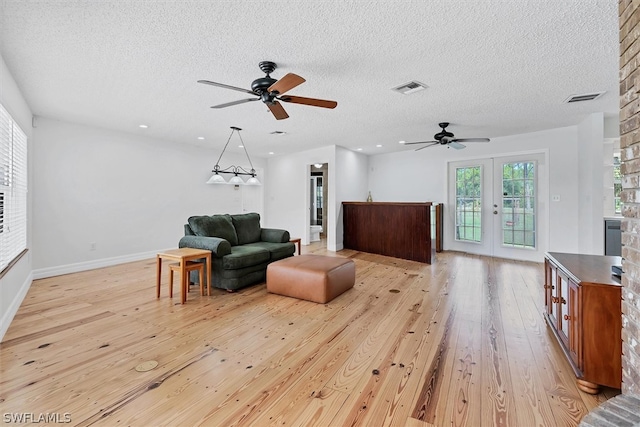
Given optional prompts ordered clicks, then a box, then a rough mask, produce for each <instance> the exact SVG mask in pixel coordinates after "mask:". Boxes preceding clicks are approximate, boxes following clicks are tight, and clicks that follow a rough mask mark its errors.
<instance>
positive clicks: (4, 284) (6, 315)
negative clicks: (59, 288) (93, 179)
mask: <svg viewBox="0 0 640 427" xmlns="http://www.w3.org/2000/svg"><path fill="white" fill-rule="evenodd" d="M0 103H2V105H3V106H4V108H5V109H6V110H7V111H8V112H9V114H11V117H13V119H14V120H15V121H16V123H17V124H18V125H19V126H20V128H21V129H22V130H23V131H24V133H25V134H26V135H27V139H28V141H27V144H28V146H27V149H28V150H29V151H31V150H32V148H33V132H32V128H31V117H32V114H31V110H30V109H29V106H28V105H27V103H26V101H25V99H24V97H23V96H22V94H21V93H20V90H19V89H18V86H17V85H16V82H15V80H14V79H13V76H12V75H11V73H10V72H9V70H8V69H7V65H6V64H5V62H4V59H3V58H2V57H1V56H0ZM28 169H29V170H28V177H27V178H28V190H29V194H28V196H27V197H28V198H27V248H29V251H28V252H27V254H26V255H25V256H23V257H22V258H21V259H20V260H19V261H18V262H17V263H16V264H15V265H14V266H13V267H11V269H10V270H8V272H7V273H6V274H5V276H4V277H2V279H0V340H1V339H2V337H3V336H4V334H5V332H6V331H7V329H8V328H9V324H10V323H11V320H12V319H13V316H14V315H15V313H16V312H17V311H18V308H19V307H20V303H21V302H22V300H23V299H24V296H25V295H26V294H27V291H28V290H29V287H30V286H31V270H32V267H31V264H32V261H31V260H32V256H33V250H32V240H33V239H32V237H33V232H32V227H31V223H32V207H31V206H32V203H31V201H32V194H33V192H32V188H33V186H32V171H33V167H32V164H31V160H30V159H28Z"/></svg>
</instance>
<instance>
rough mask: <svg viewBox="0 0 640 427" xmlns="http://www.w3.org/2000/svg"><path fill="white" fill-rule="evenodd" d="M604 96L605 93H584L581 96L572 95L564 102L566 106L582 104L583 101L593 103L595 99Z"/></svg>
mask: <svg viewBox="0 0 640 427" xmlns="http://www.w3.org/2000/svg"><path fill="white" fill-rule="evenodd" d="M602 95H604V92H594V93H583V94H581V95H571V96H570V97H568V98H567V99H565V100H564V101H563V102H564V103H565V104H571V103H572V102H581V101H593V100H594V99H598V98H600V97H601V96H602Z"/></svg>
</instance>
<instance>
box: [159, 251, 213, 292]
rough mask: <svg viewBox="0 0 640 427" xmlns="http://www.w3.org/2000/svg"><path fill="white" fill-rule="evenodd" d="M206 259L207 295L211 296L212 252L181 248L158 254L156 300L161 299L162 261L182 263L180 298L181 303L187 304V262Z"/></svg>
mask: <svg viewBox="0 0 640 427" xmlns="http://www.w3.org/2000/svg"><path fill="white" fill-rule="evenodd" d="M200 258H205V260H206V266H207V268H208V270H207V295H211V251H209V250H206V249H193V248H180V249H169V250H167V251H163V252H160V253H158V255H157V256H156V298H160V280H161V278H162V260H163V259H168V260H172V261H178V262H179V263H180V296H181V303H182V304H184V303H185V302H187V286H188V284H189V278H188V277H187V274H186V271H185V270H186V265H187V261H193V260H196V259H200ZM200 290H201V291H200V294H204V292H202V286H201V287H200Z"/></svg>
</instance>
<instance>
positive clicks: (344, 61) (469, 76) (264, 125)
mask: <svg viewBox="0 0 640 427" xmlns="http://www.w3.org/2000/svg"><path fill="white" fill-rule="evenodd" d="M0 5H1V6H0V7H1V8H2V10H0V16H1V18H0V19H1V21H0V53H1V54H2V56H3V58H4V60H5V62H6V63H7V66H8V67H9V70H10V71H11V73H12V75H13V77H14V78H15V79H16V81H17V83H18V86H19V87H20V89H21V91H22V93H23V95H24V96H25V98H26V100H27V102H28V104H29V105H30V107H31V109H32V111H33V113H34V114H36V115H38V116H45V117H51V118H55V119H60V120H65V121H71V122H77V123H82V124H88V125H92V126H98V127H104V128H110V129H116V130H120V131H124V132H130V133H136V134H145V135H149V136H152V137H154V138H162V139H168V140H172V141H178V142H182V143H190V144H203V145H206V146H209V147H212V148H221V147H222V145H223V144H224V142H226V139H227V137H228V135H229V133H230V130H229V127H230V126H239V127H241V128H243V129H244V131H243V137H244V140H245V142H246V143H247V146H248V148H249V151H250V154H251V155H252V156H253V155H256V156H265V157H266V156H267V155H268V154H267V153H268V152H270V151H272V152H275V153H276V155H277V154H284V153H291V152H295V151H302V150H306V149H310V148H314V147H318V146H325V145H330V144H336V145H342V146H344V147H347V148H351V149H357V148H362V149H363V152H364V153H367V154H375V153H380V152H390V151H398V150H408V149H410V148H409V147H403V146H401V145H400V144H398V141H399V140H406V141H423V140H430V139H432V137H433V134H434V133H436V132H437V131H438V130H439V128H438V126H437V123H438V122H441V121H449V122H451V126H450V127H449V130H450V131H453V132H454V133H455V135H456V136H457V137H461V138H465V137H498V136H504V135H511V134H517V133H524V132H530V131H535V130H541V129H549V128H555V127H562V126H569V125H575V124H577V123H578V122H580V121H581V120H582V119H583V118H584V117H585V116H586V115H587V114H589V113H593V112H605V113H606V114H617V111H618V56H619V53H618V49H619V48H618V17H617V16H618V10H617V2H616V1H614V0H607V1H605V0H563V1H557V0H552V1H543V0H510V1H507V0H502V1H499V0H482V1H471V0H469V1H453V0H430V1H424V0H421V1H416V2H412V1H393V2H392V1H336V2H333V1H315V2H298V1H286V2H285V1H238V0H235V1H206V2H205V1H148V0H146V1H131V0H130V1H94V0H79V1H53V0H50V1H28V0H16V1H13V0H0ZM263 60H270V61H274V62H276V63H277V64H278V69H277V70H276V71H275V72H274V73H273V74H272V77H274V78H276V79H278V78H280V77H282V76H284V75H285V74H286V73H289V72H292V73H296V74H298V75H300V76H302V77H304V78H305V79H306V80H307V81H306V83H304V84H302V85H300V86H298V87H296V88H295V89H293V90H291V92H289V94H291V95H298V96H308V97H314V98H323V99H330V100H335V101H337V102H338V106H337V108H336V109H334V110H327V109H323V108H314V107H309V106H303V105H295V104H284V106H285V108H286V110H287V112H288V113H289V116H290V118H289V119H286V120H281V121H277V120H275V119H274V117H273V116H272V115H271V113H270V112H268V110H267V108H266V106H265V105H264V104H262V103H260V102H251V103H246V104H241V105H236V106H233V107H229V108H226V109H220V110H214V109H210V108H209V107H210V106H211V105H215V104H221V103H224V102H230V101H234V100H238V99H242V98H246V97H247V95H246V94H242V93H240V92H235V91H232V90H226V89H222V88H217V87H212V86H206V85H202V84H198V83H196V81H197V80H200V79H206V80H213V81H216V82H221V83H226V84H229V85H233V86H240V87H243V88H249V87H250V84H251V82H252V81H253V80H254V79H256V78H259V77H263V76H264V74H263V73H262V72H261V71H260V69H259V68H258V62H260V61H263ZM411 80H417V81H420V82H422V83H424V84H426V85H427V86H428V89H427V90H424V91H421V92H417V93H414V94H411V95H402V94H399V93H396V92H393V91H392V90H391V88H393V87H396V86H398V85H401V84H403V83H407V82H408V81H411ZM595 91H606V94H605V95H604V96H602V97H601V98H600V99H598V100H595V101H591V102H583V103H576V104H565V103H563V100H565V99H566V98H567V97H568V96H569V95H571V94H582V93H586V92H595ZM139 124H146V125H148V126H149V128H148V129H140V128H139V127H138V125H139ZM276 130H279V131H285V132H286V135H284V136H276V135H271V134H270V132H273V131H276ZM198 136H203V137H205V140H204V141H201V140H198V139H197V137H198ZM378 144H380V145H382V147H376V145H378ZM428 151H429V150H423V151H420V153H426V152H428ZM423 155H426V154H423Z"/></svg>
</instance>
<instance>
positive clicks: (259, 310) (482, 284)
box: [0, 244, 619, 427]
mask: <svg viewBox="0 0 640 427" xmlns="http://www.w3.org/2000/svg"><path fill="white" fill-rule="evenodd" d="M303 253H318V254H325V255H329V256H342V257H349V258H351V259H353V260H354V261H355V263H356V285H355V287H354V288H353V289H352V290H350V291H348V292H346V293H345V294H343V295H341V296H340V297H338V298H336V299H335V300H333V301H331V302H330V303H328V304H315V303H312V302H307V301H300V300H296V299H293V298H287V297H282V296H278V295H273V294H268V293H267V292H266V288H265V285H264V284H259V285H256V286H252V287H249V288H245V289H243V290H241V291H239V292H236V293H227V292H225V291H221V290H217V289H214V290H213V291H212V295H211V296H210V297H207V296H203V297H201V296H200V295H199V289H197V287H192V290H191V292H190V294H189V298H188V301H187V304H185V305H181V304H180V296H179V291H178V292H176V293H174V297H173V298H172V299H171V298H169V297H168V277H163V278H162V282H163V285H162V286H163V287H162V295H161V298H160V299H156V298H155V259H153V260H151V259H150V260H146V261H140V262H134V263H129V264H122V265H118V266H114V267H108V268H103V269H99V270H93V271H86V272H82V273H76V274H70V275H65V276H58V277H52V278H48V279H41V280H36V281H34V283H33V285H32V287H31V289H30V290H29V293H28V294H27V296H26V298H25V300H24V302H23V303H22V305H21V307H20V309H19V311H18V313H17V315H16V316H15V319H14V320H13V323H12V324H11V326H10V328H9V330H8V331H7V333H6V335H5V337H4V339H3V341H2V343H1V344H0V414H2V416H3V422H7V420H8V419H9V418H7V416H14V417H15V416H27V417H28V416H30V417H34V418H36V419H37V418H38V417H42V416H43V415H44V416H46V415H47V414H49V416H58V418H59V419H64V417H68V418H70V421H71V422H70V425H78V426H94V425H95V426H115V425H118V426H129V425H131V426H151V425H154V426H161V425H166V426H192V425H194V426H195V425H210V426H245V425H254V426H386V425H389V426H409V427H426V426H572V425H577V424H578V422H579V421H580V419H581V418H582V417H583V416H584V415H585V414H586V413H587V412H588V411H589V410H591V409H592V408H593V407H595V406H597V405H598V404H599V403H600V402H603V401H604V400H606V399H608V398H610V397H612V396H614V395H616V394H618V393H619V390H614V389H604V391H603V393H601V394H599V395H596V396H591V395H587V394H585V393H583V392H581V391H579V390H578V389H577V387H576V385H575V377H574V375H573V372H572V370H571V368H570V366H569V365H568V363H567V361H566V360H565V358H564V356H563V354H562V351H561V350H560V347H559V346H558V344H557V342H556V341H555V338H554V336H553V334H552V333H551V331H550V330H549V329H548V328H547V326H546V324H545V322H544V319H543V316H542V311H543V301H544V300H543V293H542V285H543V282H544V271H543V266H542V264H536V263H527V262H517V261H508V260H502V259H494V258H488V257H479V256H473V255H468V254H462V253H456V252H443V253H439V254H438V255H437V259H436V262H435V263H434V264H433V265H426V264H420V263H417V262H412V261H404V260H400V259H395V258H389V257H383V256H378V255H372V254H366V253H361V252H356V251H350V250H344V251H341V252H338V253H337V254H336V253H330V252H326V250H325V249H324V248H322V247H321V246H320V245H318V244H314V245H310V246H306V247H303ZM165 270H166V269H165ZM167 274H168V273H167ZM167 274H165V276H167ZM395 290H397V291H399V292H395ZM391 291H394V292H391ZM149 360H155V361H157V362H158V366H157V367H156V368H155V369H152V370H150V371H148V372H137V371H136V370H135V367H136V366H137V365H139V364H140V363H142V362H145V361H149ZM7 414H8V415H7ZM25 414H26V415H25ZM51 414H53V415H51Z"/></svg>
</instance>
